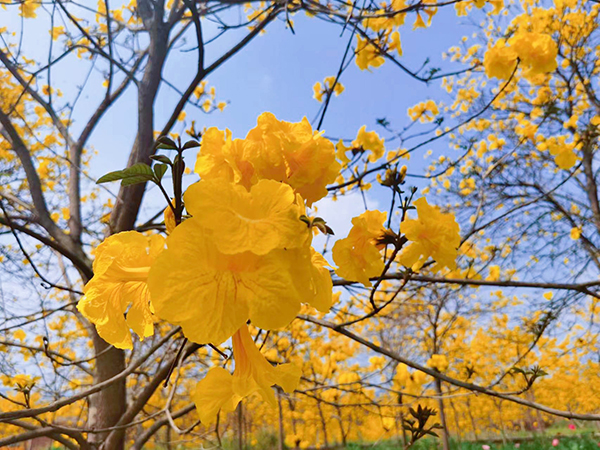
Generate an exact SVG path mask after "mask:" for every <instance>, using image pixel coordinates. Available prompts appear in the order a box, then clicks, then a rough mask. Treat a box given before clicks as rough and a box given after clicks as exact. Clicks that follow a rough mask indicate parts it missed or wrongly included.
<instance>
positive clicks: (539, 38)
mask: <svg viewBox="0 0 600 450" xmlns="http://www.w3.org/2000/svg"><path fill="white" fill-rule="evenodd" d="M510 44H511V47H514V49H515V51H516V52H517V54H518V55H519V58H520V59H521V61H522V62H523V64H524V65H525V66H526V67H527V68H528V71H527V74H526V75H527V76H528V77H531V76H535V75H540V74H544V73H549V72H552V71H554V70H556V67H557V62H556V56H557V55H558V47H557V45H556V42H554V40H553V39H552V36H550V35H548V34H543V33H532V32H520V33H517V35H516V36H515V37H513V38H512V39H511V41H510Z"/></svg>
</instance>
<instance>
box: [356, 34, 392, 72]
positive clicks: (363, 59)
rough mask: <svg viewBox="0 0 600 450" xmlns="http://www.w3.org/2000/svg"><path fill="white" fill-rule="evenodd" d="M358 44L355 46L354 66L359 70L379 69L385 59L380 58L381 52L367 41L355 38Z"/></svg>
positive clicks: (358, 37)
mask: <svg viewBox="0 0 600 450" xmlns="http://www.w3.org/2000/svg"><path fill="white" fill-rule="evenodd" d="M357 39H358V43H357V45H356V65H357V66H358V68H359V69H360V70H368V69H369V67H379V66H381V65H382V64H383V63H384V62H385V59H384V58H383V56H381V52H380V51H379V49H378V48H377V47H375V46H374V45H373V44H372V43H371V42H369V41H368V40H367V39H362V38H361V37H360V36H357Z"/></svg>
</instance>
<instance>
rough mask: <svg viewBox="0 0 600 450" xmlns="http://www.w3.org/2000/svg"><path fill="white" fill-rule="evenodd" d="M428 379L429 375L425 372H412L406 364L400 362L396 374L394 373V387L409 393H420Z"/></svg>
mask: <svg viewBox="0 0 600 450" xmlns="http://www.w3.org/2000/svg"><path fill="white" fill-rule="evenodd" d="M426 381H427V375H426V374H425V373H424V372H420V371H415V372H413V373H410V372H409V371H408V367H407V366H406V365H405V364H398V366H397V367H396V374H395V375H394V379H393V383H394V387H395V388H396V389H397V390H399V391H402V392H406V393H407V394H413V395H417V394H420V393H421V391H422V388H423V385H424V384H425V382H426Z"/></svg>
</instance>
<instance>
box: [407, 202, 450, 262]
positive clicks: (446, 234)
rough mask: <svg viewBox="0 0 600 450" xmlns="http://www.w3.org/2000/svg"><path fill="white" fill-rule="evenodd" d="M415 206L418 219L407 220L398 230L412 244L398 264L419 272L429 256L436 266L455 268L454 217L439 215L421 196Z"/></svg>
mask: <svg viewBox="0 0 600 450" xmlns="http://www.w3.org/2000/svg"><path fill="white" fill-rule="evenodd" d="M414 205H415V206H416V207H417V213H418V219H416V220H414V219H408V220H405V221H404V222H402V224H401V225H400V231H402V233H404V235H405V236H406V238H407V239H408V240H409V241H411V243H410V245H409V246H408V247H406V248H405V249H403V250H402V253H401V254H400V258H399V263H400V264H403V265H404V266H406V267H411V268H412V269H413V270H419V269H420V268H421V267H422V266H423V264H424V263H425V262H426V261H427V259H428V258H429V257H430V256H431V257H432V258H433V259H434V260H435V261H436V262H437V263H438V265H440V266H446V267H448V268H449V269H455V268H456V256H457V252H458V246H459V245H460V235H459V234H458V233H459V229H458V224H457V223H456V220H455V219H454V214H444V213H442V212H441V211H440V209H439V208H438V207H436V206H430V205H429V204H428V203H427V200H426V199H425V198H424V197H422V198H420V199H418V200H416V201H415V202H414Z"/></svg>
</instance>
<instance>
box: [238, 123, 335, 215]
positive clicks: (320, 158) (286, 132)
mask: <svg viewBox="0 0 600 450" xmlns="http://www.w3.org/2000/svg"><path fill="white" fill-rule="evenodd" d="M257 122H258V123H257V126H256V127H255V128H254V129H252V130H250V132H249V133H248V136H247V137H246V139H245V140H244V142H243V146H244V156H245V157H246V159H247V161H249V162H250V163H251V164H252V166H253V167H254V175H255V180H254V182H256V181H258V180H260V179H263V178H266V179H270V180H277V181H282V182H284V183H287V184H289V185H290V186H292V187H293V188H294V190H295V191H296V192H297V193H299V194H300V195H301V196H302V197H303V198H304V199H305V200H306V203H307V205H308V206H310V205H312V203H313V202H316V201H317V200H320V199H322V198H323V197H325V196H326V195H327V188H326V187H327V185H328V184H330V183H333V182H334V181H335V179H336V178H337V176H338V175H339V172H340V169H341V166H340V164H339V163H338V162H337V161H336V159H335V148H334V146H333V143H332V142H331V141H329V140H328V139H325V138H324V137H322V136H321V134H322V133H319V132H316V131H313V129H312V127H311V125H310V123H309V121H308V119H306V117H305V118H303V119H302V121H301V122H297V123H290V122H284V121H281V120H277V118H276V117H275V116H274V115H273V114H271V113H263V114H261V115H260V116H259V118H258V121H257Z"/></svg>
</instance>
